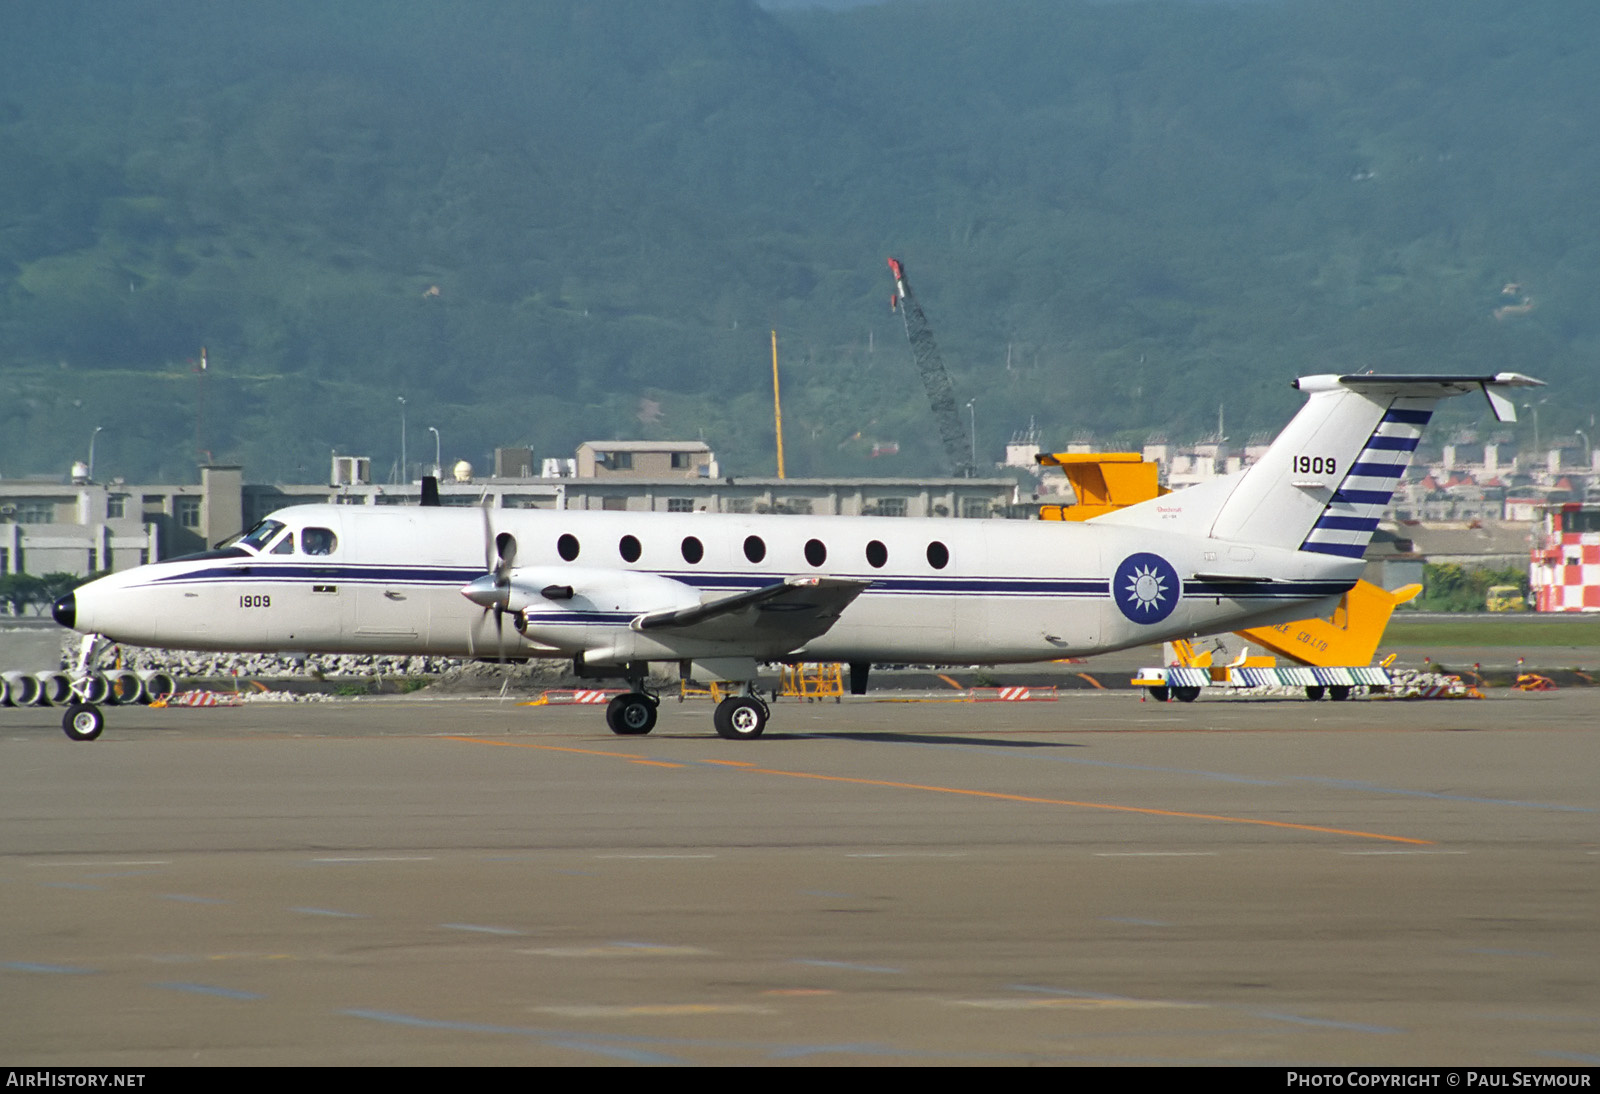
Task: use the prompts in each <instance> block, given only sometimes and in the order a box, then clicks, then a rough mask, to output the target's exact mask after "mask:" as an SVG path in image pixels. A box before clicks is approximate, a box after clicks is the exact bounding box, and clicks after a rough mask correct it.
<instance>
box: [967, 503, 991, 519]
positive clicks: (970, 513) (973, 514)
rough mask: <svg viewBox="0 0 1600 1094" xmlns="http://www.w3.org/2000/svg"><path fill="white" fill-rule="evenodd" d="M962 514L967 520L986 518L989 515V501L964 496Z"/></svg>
mask: <svg viewBox="0 0 1600 1094" xmlns="http://www.w3.org/2000/svg"><path fill="white" fill-rule="evenodd" d="M961 515H962V516H963V517H964V518H966V519H967V520H985V519H987V518H988V516H989V503H988V502H987V501H985V500H984V499H983V498H962V499H961Z"/></svg>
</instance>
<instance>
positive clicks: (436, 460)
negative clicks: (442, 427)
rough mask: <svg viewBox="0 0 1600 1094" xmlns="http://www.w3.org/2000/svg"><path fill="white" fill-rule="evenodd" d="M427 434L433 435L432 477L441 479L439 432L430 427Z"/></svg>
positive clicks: (442, 463)
mask: <svg viewBox="0 0 1600 1094" xmlns="http://www.w3.org/2000/svg"><path fill="white" fill-rule="evenodd" d="M428 432H429V433H432V434H433V477H434V478H436V479H439V478H443V477H444V461H443V460H442V459H441V458H440V456H439V431H438V430H437V429H435V428H434V427H433V426H431V425H430V426H429V427H428Z"/></svg>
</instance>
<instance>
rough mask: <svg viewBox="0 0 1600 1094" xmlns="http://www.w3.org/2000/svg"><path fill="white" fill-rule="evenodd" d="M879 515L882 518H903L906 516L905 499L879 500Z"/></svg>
mask: <svg viewBox="0 0 1600 1094" xmlns="http://www.w3.org/2000/svg"><path fill="white" fill-rule="evenodd" d="M878 515H879V516H880V517H903V516H905V515H906V499H905V498H879V499H878Z"/></svg>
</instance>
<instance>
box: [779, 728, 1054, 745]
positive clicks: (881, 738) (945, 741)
mask: <svg viewBox="0 0 1600 1094" xmlns="http://www.w3.org/2000/svg"><path fill="white" fill-rule="evenodd" d="M784 737H790V738H792V739H795V740H799V739H802V738H808V739H811V740H846V741H869V742H872V743H874V744H883V743H891V744H908V745H982V746H984V747H985V748H1083V747H1084V746H1083V745H1082V744H1081V743H1079V742H1076V741H1017V740H1009V739H1006V738H1000V737H961V736H957V735H955V734H952V733H882V732H879V733H874V732H871V731H866V732H849V731H843V732H838V733H769V734H767V735H766V739H767V740H769V741H770V740H773V739H782V738H784Z"/></svg>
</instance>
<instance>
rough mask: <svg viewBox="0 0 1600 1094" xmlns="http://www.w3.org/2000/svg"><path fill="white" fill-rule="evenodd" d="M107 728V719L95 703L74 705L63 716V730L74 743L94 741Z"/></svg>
mask: <svg viewBox="0 0 1600 1094" xmlns="http://www.w3.org/2000/svg"><path fill="white" fill-rule="evenodd" d="M105 728H106V719H105V716H104V715H103V714H101V713H100V708H99V707H97V706H95V705H94V704H93V703H73V704H71V705H70V706H68V707H67V712H66V713H65V714H63V715H62V716H61V729H62V732H64V733H65V734H66V735H67V737H68V738H69V739H71V740H74V741H92V740H94V739H95V738H96V737H98V736H100V731H101V730H103V729H105Z"/></svg>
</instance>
